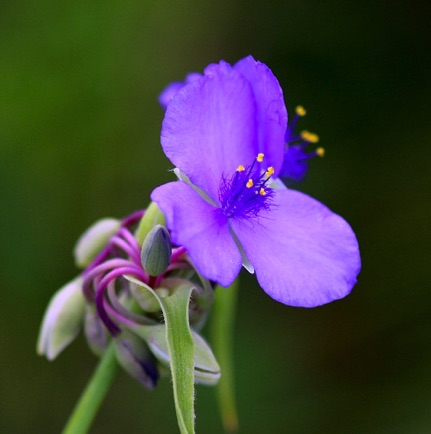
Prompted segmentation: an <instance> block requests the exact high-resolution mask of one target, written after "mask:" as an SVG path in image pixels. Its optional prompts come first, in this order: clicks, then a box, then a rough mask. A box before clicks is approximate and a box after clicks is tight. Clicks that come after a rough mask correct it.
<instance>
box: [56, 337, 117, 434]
mask: <svg viewBox="0 0 431 434" xmlns="http://www.w3.org/2000/svg"><path fill="white" fill-rule="evenodd" d="M117 368H118V363H117V359H116V358H115V350H114V344H113V343H111V344H110V345H109V347H108V348H107V349H106V351H105V354H104V355H103V356H102V358H101V360H100V362H99V364H98V366H97V368H96V370H95V372H94V374H93V377H92V378H91V380H90V382H89V383H88V384H87V387H86V388H85V390H84V392H83V393H82V395H81V397H80V399H79V401H78V403H77V404H76V406H75V408H74V410H73V412H72V414H71V415H70V417H69V420H68V421H67V423H66V426H65V427H64V430H63V432H62V434H85V433H86V432H87V431H88V429H89V428H90V425H91V423H92V422H93V420H94V418H95V416H96V413H97V411H98V409H99V407H100V405H101V404H102V401H103V399H104V398H105V395H106V393H107V392H108V389H109V387H110V385H111V383H112V380H113V379H114V376H115V373H116V372H117Z"/></svg>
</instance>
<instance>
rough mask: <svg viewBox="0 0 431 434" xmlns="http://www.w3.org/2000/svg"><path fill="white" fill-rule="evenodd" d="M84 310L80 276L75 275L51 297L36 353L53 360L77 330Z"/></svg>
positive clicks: (71, 339)
mask: <svg viewBox="0 0 431 434" xmlns="http://www.w3.org/2000/svg"><path fill="white" fill-rule="evenodd" d="M84 311H85V299H84V295H83V293H82V278H81V277H77V278H76V279H74V280H72V281H71V282H69V283H68V284H66V285H65V286H63V287H62V288H61V289H60V290H59V291H57V292H56V293H55V294H54V296H53V297H52V298H51V301H50V302H49V305H48V307H47V309H46V312H45V316H44V319H43V323H42V327H41V329H40V332H39V338H38V342H37V353H38V354H39V355H41V356H42V355H45V356H46V358H47V359H48V360H54V359H55V358H56V357H57V356H58V354H60V353H61V351H62V350H63V349H64V348H65V347H66V346H67V345H69V344H70V343H71V342H72V341H73V339H75V337H76V335H77V334H78V332H79V329H80V327H81V324H82V320H83V317H84Z"/></svg>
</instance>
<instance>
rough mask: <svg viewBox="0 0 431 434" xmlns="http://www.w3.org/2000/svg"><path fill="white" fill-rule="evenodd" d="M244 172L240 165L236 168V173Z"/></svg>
mask: <svg viewBox="0 0 431 434" xmlns="http://www.w3.org/2000/svg"><path fill="white" fill-rule="evenodd" d="M244 170H245V167H244V166H243V165H242V164H240V165H239V166H238V167H237V168H236V171H237V172H244Z"/></svg>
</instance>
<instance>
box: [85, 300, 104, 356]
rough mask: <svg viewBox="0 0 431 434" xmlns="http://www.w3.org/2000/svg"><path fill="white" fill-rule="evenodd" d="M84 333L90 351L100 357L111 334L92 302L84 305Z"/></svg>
mask: <svg viewBox="0 0 431 434" xmlns="http://www.w3.org/2000/svg"><path fill="white" fill-rule="evenodd" d="M84 333H85V337H86V338H87V343H88V346H89V347H90V349H91V351H93V353H94V354H95V355H96V356H99V357H100V356H101V355H102V354H103V353H104V352H105V350H106V348H107V346H108V344H109V341H110V337H111V335H110V334H109V332H108V329H107V328H106V327H105V325H104V324H103V322H102V320H101V319H100V317H99V315H98V313H97V311H96V307H95V305H94V304H87V306H86V309H85V319H84Z"/></svg>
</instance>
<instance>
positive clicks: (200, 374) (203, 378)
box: [146, 324, 221, 386]
mask: <svg viewBox="0 0 431 434" xmlns="http://www.w3.org/2000/svg"><path fill="white" fill-rule="evenodd" d="M192 337H193V342H194V344H195V352H194V373H195V381H196V383H200V384H206V385H208V386H211V385H214V384H217V382H218V380H219V379H220V375H221V373H220V366H219V364H218V363H217V360H216V358H215V356H214V354H213V352H212V351H211V348H210V347H209V345H208V344H207V343H206V342H205V340H204V339H203V338H202V337H201V336H200V335H199V334H198V333H196V332H195V331H194V330H192ZM146 340H147V343H148V345H149V347H150V349H151V351H152V352H153V354H154V355H155V356H156V357H157V359H158V360H159V361H160V362H161V363H162V364H164V365H165V366H169V365H170V358H169V352H168V343H167V340H166V326H165V325H164V324H162V325H157V326H151V327H149V331H148V332H147V336H146Z"/></svg>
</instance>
